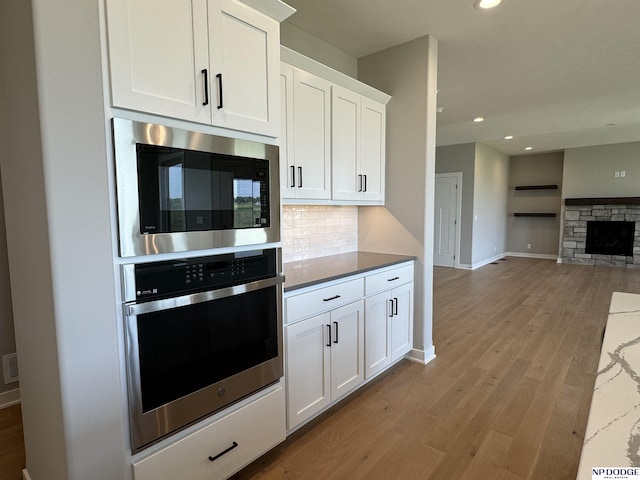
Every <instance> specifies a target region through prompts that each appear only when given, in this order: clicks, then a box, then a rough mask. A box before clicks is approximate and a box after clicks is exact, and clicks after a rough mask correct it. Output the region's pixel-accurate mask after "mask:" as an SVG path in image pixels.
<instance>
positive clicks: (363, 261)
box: [283, 252, 416, 292]
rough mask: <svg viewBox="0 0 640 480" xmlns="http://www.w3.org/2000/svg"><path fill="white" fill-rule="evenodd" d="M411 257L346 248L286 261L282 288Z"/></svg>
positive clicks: (303, 284)
mask: <svg viewBox="0 0 640 480" xmlns="http://www.w3.org/2000/svg"><path fill="white" fill-rule="evenodd" d="M415 259H416V257H412V256H406V255H392V254H388V253H372V252H350V253H342V254H339V255H331V256H328V257H319V258H312V259H309V260H299V261H297V262H289V263H285V264H284V265H283V269H284V275H285V283H284V291H285V292H290V291H292V290H296V289H299V288H304V287H310V286H312V285H317V284H319V283H323V282H328V281H330V280H337V279H340V278H343V277H348V276H350V275H355V274H358V273H363V272H367V271H369V270H375V269H377V268H383V267H388V266H391V265H395V264H398V263H403V262H408V261H411V260H415Z"/></svg>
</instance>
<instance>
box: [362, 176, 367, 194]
mask: <svg viewBox="0 0 640 480" xmlns="http://www.w3.org/2000/svg"><path fill="white" fill-rule="evenodd" d="M362 177H363V178H364V187H363V188H362V191H363V192H366V191H367V176H366V175H363V176H362Z"/></svg>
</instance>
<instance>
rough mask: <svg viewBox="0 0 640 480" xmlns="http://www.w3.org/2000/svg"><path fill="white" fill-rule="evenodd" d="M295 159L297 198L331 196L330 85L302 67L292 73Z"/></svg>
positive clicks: (326, 198) (294, 174)
mask: <svg viewBox="0 0 640 480" xmlns="http://www.w3.org/2000/svg"><path fill="white" fill-rule="evenodd" d="M291 154H292V152H291V151H289V155H291ZM293 159H294V162H295V169H294V171H293V172H292V175H293V177H294V178H293V179H292V180H293V181H292V182H291V184H292V185H295V192H296V193H295V196H296V198H312V199H322V200H328V199H330V198H331V84H330V83H329V82H328V81H326V80H324V79H322V78H320V77H316V76H315V75H312V74H310V73H306V72H302V71H300V70H294V72H293Z"/></svg>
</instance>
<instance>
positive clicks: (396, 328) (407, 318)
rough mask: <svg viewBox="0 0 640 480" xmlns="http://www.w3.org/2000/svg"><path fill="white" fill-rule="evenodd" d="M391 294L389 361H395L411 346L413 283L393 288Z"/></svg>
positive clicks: (407, 351) (409, 349)
mask: <svg viewBox="0 0 640 480" xmlns="http://www.w3.org/2000/svg"><path fill="white" fill-rule="evenodd" d="M391 295H392V297H391V299H392V302H393V312H391V313H392V316H391V317H390V319H391V361H395V360H397V359H398V358H400V357H403V356H404V355H405V354H407V353H409V352H410V351H411V349H412V348H413V328H412V327H413V325H412V323H411V319H412V318H413V283H407V284H406V285H401V286H399V287H396V288H394V289H393V290H392V291H391Z"/></svg>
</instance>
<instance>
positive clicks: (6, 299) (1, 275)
mask: <svg viewBox="0 0 640 480" xmlns="http://www.w3.org/2000/svg"><path fill="white" fill-rule="evenodd" d="M15 351H16V339H15V333H14V331H13V310H12V305H11V283H10V280H9V259H8V257H7V233H6V229H5V222H4V205H3V200H2V188H1V187H0V359H1V358H2V356H3V355H8V354H10V353H15ZM18 387H19V385H18V383H17V382H13V383H9V384H8V385H5V383H4V380H3V378H2V376H0V394H2V393H4V392H7V391H9V390H14V389H16V388H18ZM1 403H2V402H0V404H1Z"/></svg>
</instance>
